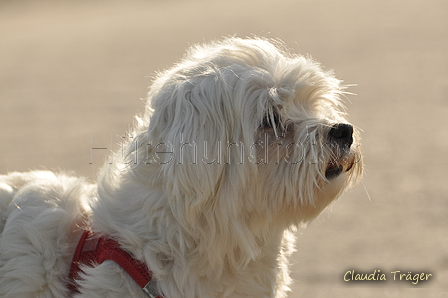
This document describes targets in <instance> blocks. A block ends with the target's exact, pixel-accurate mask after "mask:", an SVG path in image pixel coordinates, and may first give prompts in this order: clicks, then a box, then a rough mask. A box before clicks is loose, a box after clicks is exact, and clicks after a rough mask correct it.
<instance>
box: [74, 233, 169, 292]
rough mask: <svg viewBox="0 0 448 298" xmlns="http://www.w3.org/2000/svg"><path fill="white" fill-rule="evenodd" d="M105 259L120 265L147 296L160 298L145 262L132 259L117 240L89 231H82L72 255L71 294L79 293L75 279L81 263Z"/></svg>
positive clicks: (89, 263)
mask: <svg viewBox="0 0 448 298" xmlns="http://www.w3.org/2000/svg"><path fill="white" fill-rule="evenodd" d="M106 260H111V261H114V262H115V263H117V264H118V265H120V267H121V268H123V269H124V271H126V272H127V273H128V274H129V275H130V276H131V277H132V278H133V279H134V280H135V282H136V283H137V284H138V285H139V286H140V287H141V288H142V289H143V291H144V292H145V293H146V294H147V295H148V296H149V297H151V298H162V296H160V295H159V294H158V292H157V288H156V287H155V280H154V279H153V278H152V275H151V272H150V271H149V270H148V267H147V266H146V264H144V263H142V262H140V261H139V260H136V259H134V258H133V257H132V256H131V255H130V254H129V253H128V252H126V251H124V250H123V249H122V248H121V247H120V244H119V243H118V242H117V241H115V240H113V239H111V238H107V237H105V236H100V235H99V234H95V233H92V232H90V231H84V233H83V235H82V236H81V239H80V240H79V243H78V246H77V247H76V251H75V254H74V256H73V261H72V265H71V267H70V274H69V278H70V285H69V289H70V292H71V294H72V295H73V294H75V293H79V291H78V286H77V283H76V279H79V273H80V271H82V270H81V265H86V266H89V267H94V266H96V265H99V264H101V263H103V262H104V261H106Z"/></svg>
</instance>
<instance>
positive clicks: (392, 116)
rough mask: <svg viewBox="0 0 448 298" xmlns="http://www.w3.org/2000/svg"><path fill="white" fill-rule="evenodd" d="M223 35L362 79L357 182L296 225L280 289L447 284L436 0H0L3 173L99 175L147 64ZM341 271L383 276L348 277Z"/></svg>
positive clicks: (165, 62) (440, 288)
mask: <svg viewBox="0 0 448 298" xmlns="http://www.w3.org/2000/svg"><path fill="white" fill-rule="evenodd" d="M230 34H238V35H239V36H242V37H244V36H248V35H251V34H258V35H262V36H267V37H278V38H281V39H283V40H284V41H285V42H286V43H287V44H288V46H289V47H290V48H292V49H293V50H294V51H295V52H298V53H309V54H311V55H312V56H313V57H314V58H316V59H317V60H319V61H320V62H322V64H323V65H325V66H326V67H327V68H332V69H335V71H336V75H337V76H338V77H339V78H341V79H343V80H344V82H345V83H346V84H357V86H356V87H352V88H351V89H350V91H352V92H354V93H356V94H358V95H357V96H351V97H350V100H351V102H350V103H348V105H347V106H348V109H349V114H350V120H351V121H352V122H353V123H355V124H357V125H358V126H359V127H361V128H362V129H363V131H364V132H363V134H362V135H363V151H364V154H365V163H366V173H365V176H364V179H363V183H362V184H360V185H358V186H357V187H356V188H354V189H353V190H352V191H351V192H349V193H347V194H345V195H344V196H343V197H342V198H341V199H339V200H338V201H337V202H336V203H335V204H334V206H333V207H332V212H331V214H330V213H326V214H324V215H322V216H321V217H320V218H319V219H317V220H316V221H315V222H313V223H312V224H311V225H310V226H309V227H308V228H307V229H306V230H304V231H301V232H300V233H299V239H298V251H297V253H296V254H295V255H294V267H293V276H294V278H295V279H296V280H297V282H296V284H295V285H294V288H293V292H292V293H291V295H290V297H311V298H313V297H375V298H376V297H448V237H447V228H448V201H447V199H448V180H447V178H446V173H447V171H448V158H447V153H448V150H447V148H448V130H447V124H446V119H447V118H448V1H446V0H425V1H419V0H397V1H394V0H392V1H378V0H368V1H357V0H343V1H321V0H303V1H292V0H276V1H267V0H243V1H241V0H227V1H195V0H192V1H186V0H185V1H180V0H178V1H176V0H167V1H162V0H152V1H151V0H146V1H143V0H141V1H138V0H132V1H122V2H118V1H87V0H83V1H80V0H79V1H75V0H71V1H69V0H65V1H63V0H60V1H56V0H54V1H25V0H22V1H7V0H1V1H0V172H1V173H5V172H8V171H15V170H19V171H26V170H28V169H42V168H46V169H52V170H58V169H60V170H72V171H73V172H74V173H76V174H77V175H83V176H87V177H89V178H91V179H94V177H95V175H96V172H97V168H98V167H99V166H100V165H101V164H102V161H103V160H104V158H105V156H106V154H107V150H93V152H92V150H91V148H92V147H107V148H109V149H110V148H117V147H116V145H115V144H116V143H117V142H118V141H119V138H120V137H119V136H120V135H123V134H124V132H125V131H126V130H127V129H128V126H129V124H130V123H131V122H132V117H133V115H134V114H135V113H136V112H140V111H142V110H143V104H142V102H141V100H140V99H141V98H144V97H145V95H146V92H147V86H148V85H149V84H150V82H151V76H152V75H153V74H154V72H155V71H157V70H161V69H164V68H166V67H169V66H171V65H172V64H173V63H174V62H176V61H178V60H179V59H180V57H182V55H183V53H184V50H185V48H186V47H187V46H188V45H189V44H191V43H196V42H202V41H206V40H210V39H213V38H219V37H221V36H227V35H230ZM91 162H92V164H89V163H91ZM351 269H357V270H359V272H368V273H370V272H373V270H375V269H379V270H381V272H384V273H388V279H389V280H388V281H387V282H386V283H380V284H378V283H362V284H361V283H353V282H350V283H347V282H343V281H342V276H343V274H344V273H345V272H346V271H347V270H351ZM395 270H401V271H402V272H407V271H412V272H413V273H417V272H418V273H419V272H426V273H432V274H433V275H434V276H435V277H434V278H433V280H432V281H430V282H427V283H424V284H420V285H419V286H412V285H411V284H410V283H409V282H397V281H396V282H394V281H391V280H390V279H391V278H392V276H391V275H390V272H391V271H395Z"/></svg>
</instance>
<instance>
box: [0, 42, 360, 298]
mask: <svg viewBox="0 0 448 298" xmlns="http://www.w3.org/2000/svg"><path fill="white" fill-rule="evenodd" d="M343 90H344V89H343V87H341V85H340V81H338V80H337V79H335V78H334V76H333V74H332V73H331V72H328V71H324V70H322V68H321V67H320V65H319V64H318V63H316V62H314V61H312V60H311V59H310V58H306V57H303V56H297V55H293V54H288V53H287V52H286V51H285V50H284V46H283V45H282V44H281V43H280V42H277V41H267V40H264V39H239V38H227V39H224V40H222V41H219V42H214V43H210V44H207V45H202V46H196V47H193V48H192V49H190V51H189V52H188V54H187V55H186V56H185V58H184V59H183V60H182V61H181V63H179V64H177V65H176V66H175V67H173V68H172V69H169V70H167V71H165V72H163V73H161V74H159V76H158V78H157V79H156V80H155V81H154V83H153V85H152V87H151V89H150V92H149V95H148V102H147V105H146V111H145V113H144V114H143V115H142V116H140V117H137V121H136V124H135V127H134V129H133V131H132V132H131V133H130V138H129V140H127V141H126V142H125V144H124V148H126V152H125V153H124V154H123V153H122V152H117V153H115V154H114V156H113V161H114V162H113V164H109V163H107V164H106V165H105V166H104V167H103V169H102V170H101V173H100V175H99V178H98V183H97V185H89V184H87V183H85V181H84V180H82V179H78V178H73V177H68V176H65V175H56V174H53V173H51V172H29V173H11V174H9V175H5V176H0V212H1V221H0V233H1V236H0V296H1V297H4V298H8V297H14V298H18V297H58V298H60V297H68V296H69V292H68V288H67V282H68V281H67V279H68V273H69V267H70V262H71V258H72V255H73V252H74V249H75V247H76V243H77V241H78V239H79V237H80V235H81V233H82V230H83V229H92V230H94V231H97V232H100V233H104V234H107V235H109V236H111V237H114V238H116V239H117V240H118V241H119V242H120V244H121V245H122V247H123V248H124V249H127V250H128V251H130V252H132V253H133V254H134V255H135V257H136V258H137V259H139V260H141V261H144V262H145V263H146V264H147V265H148V267H149V269H150V270H151V271H152V272H153V274H154V277H155V278H156V280H157V287H158V289H159V291H160V293H163V295H164V297H166V298H178V297H201V298H209V297H222V298H224V297H235V298H236V297H257V298H263V297H277V298H279V297H286V295H287V292H288V290H289V288H288V286H289V285H290V283H291V279H290V277H289V274H288V257H289V256H290V255H291V253H292V252H293V249H294V235H293V232H294V230H295V228H297V227H299V226H301V225H305V224H306V223H307V222H309V221H311V220H312V219H314V218H315V217H316V216H317V215H318V214H319V213H320V212H321V211H322V210H323V209H324V208H325V207H326V206H327V205H328V204H329V203H331V202H332V201H333V200H334V199H335V198H336V197H338V196H339V195H340V194H341V192H342V191H343V190H344V189H345V188H347V187H348V186H350V185H352V184H354V183H355V182H356V181H357V180H358V179H359V178H360V176H361V172H362V161H361V152H360V147H359V137H358V134H357V133H356V131H353V127H352V126H351V125H349V124H348V122H347V120H346V119H345V114H344V112H343V108H342V104H341V95H342V94H343V93H344V92H343ZM79 285H80V293H79V294H77V295H76V296H75V297H76V298H82V297H111V298H113V297H117V298H122V297H145V296H144V295H145V294H144V293H143V291H142V290H141V289H140V288H139V287H138V286H137V284H136V283H135V282H134V281H133V280H132V279H130V277H129V276H128V275H127V274H126V273H125V272H124V271H123V270H122V269H121V268H120V267H118V265H116V264H115V263H114V262H112V261H106V262H104V263H103V264H101V265H99V266H97V267H94V268H84V274H83V275H82V279H81V280H79Z"/></svg>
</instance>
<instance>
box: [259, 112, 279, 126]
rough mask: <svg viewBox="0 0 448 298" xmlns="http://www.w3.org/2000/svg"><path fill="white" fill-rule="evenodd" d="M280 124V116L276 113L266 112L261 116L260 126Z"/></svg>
mask: <svg viewBox="0 0 448 298" xmlns="http://www.w3.org/2000/svg"><path fill="white" fill-rule="evenodd" d="M279 124H280V116H279V115H278V114H277V113H273V114H267V115H265V117H264V118H263V121H262V123H261V127H262V128H274V127H279Z"/></svg>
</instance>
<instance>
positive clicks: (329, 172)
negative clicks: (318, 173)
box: [325, 154, 355, 180]
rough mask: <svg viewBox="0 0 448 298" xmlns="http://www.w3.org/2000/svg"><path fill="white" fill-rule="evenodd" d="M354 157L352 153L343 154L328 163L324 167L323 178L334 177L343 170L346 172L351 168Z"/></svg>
mask: <svg viewBox="0 0 448 298" xmlns="http://www.w3.org/2000/svg"><path fill="white" fill-rule="evenodd" d="M354 159H355V157H354V156H353V155H351V154H350V155H348V156H344V157H342V158H339V159H338V160H333V161H331V162H329V163H328V166H327V168H326V169H325V178H327V180H331V179H334V178H336V177H338V176H339V175H341V174H342V173H344V172H348V171H350V170H351V169H352V168H353V165H354V162H355V160H354Z"/></svg>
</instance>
